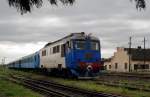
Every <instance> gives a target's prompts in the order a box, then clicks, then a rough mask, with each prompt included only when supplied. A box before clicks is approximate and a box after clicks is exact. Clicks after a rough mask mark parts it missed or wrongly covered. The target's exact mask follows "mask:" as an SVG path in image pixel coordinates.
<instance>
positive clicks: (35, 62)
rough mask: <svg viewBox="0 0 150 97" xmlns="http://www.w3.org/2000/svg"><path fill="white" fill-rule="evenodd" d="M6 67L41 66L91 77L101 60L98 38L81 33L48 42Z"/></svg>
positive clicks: (26, 67) (32, 67)
mask: <svg viewBox="0 0 150 97" xmlns="http://www.w3.org/2000/svg"><path fill="white" fill-rule="evenodd" d="M8 67H9V68H17V69H41V70H46V71H48V72H50V73H55V74H58V75H59V74H63V75H65V76H73V77H94V76H96V75H97V74H99V72H100V70H101V68H102V63H101V46H100V40H99V39H98V38H96V37H94V36H91V35H86V34H85V33H84V32H81V33H72V34H70V35H68V36H66V37H64V38H62V39H59V40H57V41H54V42H50V43H47V44H46V45H45V46H44V47H43V48H42V49H40V50H39V51H37V52H35V53H34V54H31V55H28V56H25V57H22V58H20V59H18V60H16V61H13V62H11V63H9V64H8Z"/></svg>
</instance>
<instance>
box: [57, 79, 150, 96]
mask: <svg viewBox="0 0 150 97" xmlns="http://www.w3.org/2000/svg"><path fill="white" fill-rule="evenodd" d="M54 81H57V82H58V83H61V84H64V85H69V86H74V87H79V88H82V89H87V90H93V91H99V92H104V93H112V94H118V95H123V96H127V97H150V93H149V92H143V91H131V90H128V89H125V88H123V87H120V88H117V87H110V86H105V85H97V84H96V83H94V82H93V81H76V80H67V79H66V80H64V79H60V78H55V80H54Z"/></svg>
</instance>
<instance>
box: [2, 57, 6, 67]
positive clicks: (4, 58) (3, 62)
mask: <svg viewBox="0 0 150 97" xmlns="http://www.w3.org/2000/svg"><path fill="white" fill-rule="evenodd" d="M5 60H6V57H3V58H2V65H5Z"/></svg>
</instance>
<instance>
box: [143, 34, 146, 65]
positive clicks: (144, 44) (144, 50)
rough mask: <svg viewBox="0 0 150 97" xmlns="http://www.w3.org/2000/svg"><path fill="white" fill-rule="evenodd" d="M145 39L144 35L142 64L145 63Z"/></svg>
mask: <svg viewBox="0 0 150 97" xmlns="http://www.w3.org/2000/svg"><path fill="white" fill-rule="evenodd" d="M145 41H146V40H145V37H144V52H143V53H144V54H143V56H144V65H145Z"/></svg>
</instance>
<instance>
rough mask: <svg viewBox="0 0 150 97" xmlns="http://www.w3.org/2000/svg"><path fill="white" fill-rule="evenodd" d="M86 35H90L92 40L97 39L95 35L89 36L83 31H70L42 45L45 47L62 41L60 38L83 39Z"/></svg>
mask: <svg viewBox="0 0 150 97" xmlns="http://www.w3.org/2000/svg"><path fill="white" fill-rule="evenodd" d="M87 37H90V38H91V39H92V40H99V39H98V38H97V37H94V36H91V35H86V34H85V33H84V32H81V33H71V34H70V35H68V36H65V37H63V38H61V39H59V40H56V41H54V42H49V43H47V44H46V45H45V46H44V47H47V46H49V45H51V44H54V43H56V42H59V41H62V40H67V39H85V38H87Z"/></svg>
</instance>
